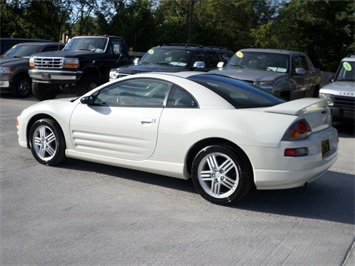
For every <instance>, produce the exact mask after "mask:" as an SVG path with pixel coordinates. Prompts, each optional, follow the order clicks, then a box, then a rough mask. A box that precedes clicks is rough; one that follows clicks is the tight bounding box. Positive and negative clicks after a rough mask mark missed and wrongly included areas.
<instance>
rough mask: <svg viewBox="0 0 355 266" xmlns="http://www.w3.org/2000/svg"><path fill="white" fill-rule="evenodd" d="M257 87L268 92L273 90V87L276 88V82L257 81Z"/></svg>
mask: <svg viewBox="0 0 355 266" xmlns="http://www.w3.org/2000/svg"><path fill="white" fill-rule="evenodd" d="M255 85H258V86H259V87H261V88H263V89H266V90H271V89H272V87H273V86H274V81H273V80H265V81H256V82H255Z"/></svg>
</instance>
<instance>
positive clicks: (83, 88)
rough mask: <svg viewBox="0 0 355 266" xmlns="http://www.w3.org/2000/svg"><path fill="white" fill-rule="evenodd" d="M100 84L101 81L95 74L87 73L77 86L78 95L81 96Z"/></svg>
mask: <svg viewBox="0 0 355 266" xmlns="http://www.w3.org/2000/svg"><path fill="white" fill-rule="evenodd" d="M98 85H99V81H98V79H97V78H96V77H95V76H93V77H90V76H88V75H85V76H83V77H82V78H81V80H80V82H79V83H78V84H77V86H76V87H77V90H76V95H77V96H81V95H83V94H85V93H87V92H89V91H91V90H93V89H95V88H96V87H97V86H98Z"/></svg>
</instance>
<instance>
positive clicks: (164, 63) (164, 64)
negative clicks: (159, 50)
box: [156, 62, 170, 66]
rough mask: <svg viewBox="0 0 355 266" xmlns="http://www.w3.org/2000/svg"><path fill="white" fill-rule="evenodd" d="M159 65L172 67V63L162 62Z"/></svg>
mask: <svg viewBox="0 0 355 266" xmlns="http://www.w3.org/2000/svg"><path fill="white" fill-rule="evenodd" d="M156 64H157V65H162V66H170V63H166V62H160V63H156Z"/></svg>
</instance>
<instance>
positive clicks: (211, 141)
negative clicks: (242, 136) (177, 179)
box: [185, 138, 254, 180]
mask: <svg viewBox="0 0 355 266" xmlns="http://www.w3.org/2000/svg"><path fill="white" fill-rule="evenodd" d="M210 145H221V146H224V147H228V148H230V149H232V150H233V151H237V152H238V153H239V154H242V155H243V156H244V157H245V158H246V160H247V162H248V164H249V167H250V169H253V167H252V163H251V161H250V159H249V157H248V155H247V154H246V153H245V152H244V151H243V150H242V149H241V148H240V147H239V146H238V145H237V144H235V143H234V142H231V141H229V140H227V139H223V138H208V139H203V140H200V141H199V142H197V143H195V144H194V145H193V146H192V147H191V148H190V150H189V152H188V154H187V156H186V161H185V165H186V170H187V172H188V173H189V175H191V173H192V162H193V160H194V158H195V157H196V155H197V154H198V153H199V152H200V151H201V150H202V149H203V148H205V147H208V146H210ZM252 173H253V171H252ZM253 180H254V176H253Z"/></svg>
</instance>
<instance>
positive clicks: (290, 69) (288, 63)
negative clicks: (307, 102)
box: [211, 48, 322, 101]
mask: <svg viewBox="0 0 355 266" xmlns="http://www.w3.org/2000/svg"><path fill="white" fill-rule="evenodd" d="M218 66H219V69H218V70H214V71H211V72H213V73H219V74H223V75H227V76H231V77H234V78H237V79H240V80H243V81H246V82H249V83H251V84H254V85H258V86H260V87H262V88H264V89H266V90H269V91H270V92H271V93H273V94H274V95H276V96H278V97H280V98H282V99H284V100H286V101H289V100H294V99H299V98H304V97H318V91H319V89H320V86H321V80H322V75H321V72H320V70H319V69H316V68H315V67H314V66H313V64H312V62H311V60H310V59H309V57H308V56H307V55H306V54H304V53H301V52H295V51H287V50H277V49H251V48H249V49H242V50H240V51H238V52H236V53H235V54H234V55H233V57H232V58H231V59H229V61H228V63H227V64H226V65H225V66H224V64H223V62H221V63H219V64H218Z"/></svg>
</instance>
